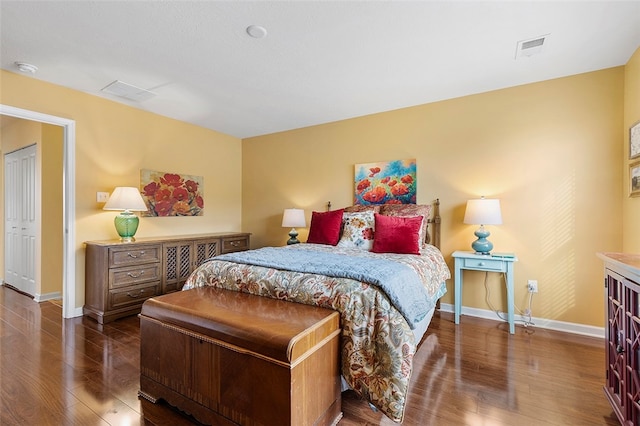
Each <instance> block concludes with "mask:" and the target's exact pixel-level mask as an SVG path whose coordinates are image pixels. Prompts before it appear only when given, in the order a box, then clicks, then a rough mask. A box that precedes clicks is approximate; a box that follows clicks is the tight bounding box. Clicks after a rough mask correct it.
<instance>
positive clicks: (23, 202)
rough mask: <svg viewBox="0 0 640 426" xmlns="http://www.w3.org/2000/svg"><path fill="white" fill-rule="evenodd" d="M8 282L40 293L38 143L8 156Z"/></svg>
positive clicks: (5, 194)
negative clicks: (37, 192)
mask: <svg viewBox="0 0 640 426" xmlns="http://www.w3.org/2000/svg"><path fill="white" fill-rule="evenodd" d="M4 170H5V172H4V173H5V174H4V182H5V184H4V196H5V198H4V200H5V201H4V205H5V214H4V217H5V225H4V226H5V228H4V229H5V239H4V244H5V249H4V252H5V263H4V264H5V279H4V280H5V282H6V283H7V284H9V285H11V286H13V287H15V288H17V289H18V290H20V291H22V292H25V293H27V294H30V295H32V296H33V295H34V294H35V293H36V244H37V222H36V220H37V219H38V217H37V214H38V210H37V203H36V202H37V199H36V145H31V146H28V147H26V148H22V149H19V150H17V151H14V152H11V153H9V154H6V155H5V158H4Z"/></svg>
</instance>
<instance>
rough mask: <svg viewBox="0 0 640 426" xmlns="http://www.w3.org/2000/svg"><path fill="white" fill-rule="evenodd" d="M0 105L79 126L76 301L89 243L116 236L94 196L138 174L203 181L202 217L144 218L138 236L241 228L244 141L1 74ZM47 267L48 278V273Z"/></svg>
mask: <svg viewBox="0 0 640 426" xmlns="http://www.w3.org/2000/svg"><path fill="white" fill-rule="evenodd" d="M0 104H4V105H10V106H14V107H17V108H23V109H27V110H31V111H37V112H40V113H45V114H50V115H54V116H58V117H64V118H68V119H72V120H75V122H76V194H75V195H76V211H75V214H76V224H75V225H76V241H75V247H76V301H77V302H76V303H77V304H78V307H79V306H82V304H83V303H84V245H83V242H84V241H88V240H101V239H113V238H117V234H116V232H115V228H114V225H113V218H114V216H115V213H114V212H109V211H103V210H101V207H102V205H101V204H98V203H96V191H108V192H111V191H112V190H113V188H114V187H116V186H138V185H139V181H140V176H139V174H140V169H143V168H145V169H152V170H159V171H167V172H175V173H184V174H190V175H197V176H203V177H204V199H205V210H204V216H201V217H180V218H175V217H174V218H146V217H143V218H141V220H140V227H139V228H138V233H137V234H136V236H137V237H151V236H167V235H181V234H193V233H204V232H222V231H240V230H241V213H242V209H241V202H242V199H241V197H242V194H241V191H242V187H241V177H242V174H241V170H240V168H241V155H242V145H241V141H240V140H239V139H237V138H234V137H232V136H228V135H224V134H222V133H219V132H215V131H212V130H207V129H204V128H201V127H198V126H194V125H191V124H187V123H184V122H180V121H177V120H173V119H169V118H166V117H162V116H159V115H156V114H151V113H149V112H146V111H143V110H140V109H136V108H131V107H128V106H125V105H122V104H120V103H116V102H112V101H109V100H105V99H102V98H100V97H96V96H91V95H88V94H85V93H82V92H78V91H74V90H69V89H66V88H64V87H60V86H56V85H53V84H49V83H45V82H42V81H39V80H37V79H34V78H30V77H26V76H22V75H18V74H14V73H10V72H7V71H4V70H0ZM47 272H48V271H47V270H43V272H42V275H43V277H46V276H47Z"/></svg>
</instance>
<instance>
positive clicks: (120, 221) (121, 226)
mask: <svg viewBox="0 0 640 426" xmlns="http://www.w3.org/2000/svg"><path fill="white" fill-rule="evenodd" d="M113 223H114V224H115V225H116V231H117V232H118V235H120V241H122V242H123V243H131V242H133V241H135V240H136V239H135V238H133V236H134V235H135V234H136V231H137V230H138V224H139V223H140V219H139V218H138V216H136V215H135V214H133V213H131V212H130V211H129V210H125V211H123V212H122V213H120V214H119V215H118V216H116V217H115V219H114V220H113Z"/></svg>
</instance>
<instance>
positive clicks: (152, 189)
mask: <svg viewBox="0 0 640 426" xmlns="http://www.w3.org/2000/svg"><path fill="white" fill-rule="evenodd" d="M158 188H160V184H159V183H157V182H150V183H149V184H148V185H145V187H144V188H143V189H142V191H143V194H144V195H146V196H147V197H153V195H154V194H155V193H156V191H157V190H158Z"/></svg>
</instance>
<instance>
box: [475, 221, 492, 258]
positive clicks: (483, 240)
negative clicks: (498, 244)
mask: <svg viewBox="0 0 640 426" xmlns="http://www.w3.org/2000/svg"><path fill="white" fill-rule="evenodd" d="M473 235H475V236H476V237H478V239H477V240H475V241H474V242H473V243H471V248H472V249H473V250H475V252H476V254H483V255H490V254H491V250H492V249H493V243H492V242H491V241H489V240H487V237H488V236H489V235H491V233H490V232H489V231H487V230H486V229H484V226H483V225H480V228H478V229H477V230H476V232H474V233H473Z"/></svg>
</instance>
